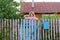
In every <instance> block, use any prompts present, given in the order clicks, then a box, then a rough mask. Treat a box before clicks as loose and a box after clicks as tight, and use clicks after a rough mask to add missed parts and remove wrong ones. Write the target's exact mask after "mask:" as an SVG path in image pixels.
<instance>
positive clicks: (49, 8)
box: [21, 2, 60, 13]
mask: <svg viewBox="0 0 60 40" xmlns="http://www.w3.org/2000/svg"><path fill="white" fill-rule="evenodd" d="M21 9H22V11H23V12H24V13H28V12H30V11H32V10H33V11H34V12H35V13H52V12H60V2H35V3H34V8H32V3H31V2H25V3H24V4H22V6H21Z"/></svg>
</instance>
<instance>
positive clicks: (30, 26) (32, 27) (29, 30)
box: [20, 19, 40, 40]
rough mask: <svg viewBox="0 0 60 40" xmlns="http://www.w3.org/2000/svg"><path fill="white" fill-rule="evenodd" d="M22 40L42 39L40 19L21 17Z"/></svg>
mask: <svg viewBox="0 0 60 40" xmlns="http://www.w3.org/2000/svg"><path fill="white" fill-rule="evenodd" d="M20 40H40V21H36V20H28V19H21V24H20Z"/></svg>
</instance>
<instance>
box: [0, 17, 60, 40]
mask: <svg viewBox="0 0 60 40" xmlns="http://www.w3.org/2000/svg"><path fill="white" fill-rule="evenodd" d="M45 21H47V22H49V29H44V26H43V24H44V22H45ZM0 40H60V19H59V18H55V19H42V20H28V19H0Z"/></svg>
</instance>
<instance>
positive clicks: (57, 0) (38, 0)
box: [15, 0, 60, 2]
mask: <svg viewBox="0 0 60 40" xmlns="http://www.w3.org/2000/svg"><path fill="white" fill-rule="evenodd" d="M15 1H17V2H20V0H15ZM24 1H25V2H32V0H24ZM34 2H60V0H34Z"/></svg>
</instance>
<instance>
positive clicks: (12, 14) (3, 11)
mask: <svg viewBox="0 0 60 40" xmlns="http://www.w3.org/2000/svg"><path fill="white" fill-rule="evenodd" d="M19 5H20V4H19V3H18V2H16V1H14V0H0V18H18V15H17V14H16V13H17V12H20V11H19V10H18V9H17V7H18V6H19Z"/></svg>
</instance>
